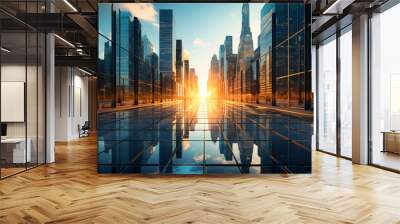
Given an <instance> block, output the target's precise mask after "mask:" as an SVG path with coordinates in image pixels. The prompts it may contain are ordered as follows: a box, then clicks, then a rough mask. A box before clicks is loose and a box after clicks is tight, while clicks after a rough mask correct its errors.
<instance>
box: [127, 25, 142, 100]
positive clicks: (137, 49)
mask: <svg viewBox="0 0 400 224" xmlns="http://www.w3.org/2000/svg"><path fill="white" fill-rule="evenodd" d="M131 32H132V33H131V38H132V39H133V51H132V50H131V51H130V52H129V53H130V54H131V55H130V58H132V59H131V66H132V67H133V68H132V69H131V71H132V72H131V73H130V78H129V79H130V80H133V93H134V104H135V105H137V104H139V79H140V73H141V71H142V66H143V63H144V58H143V46H142V25H141V23H140V21H139V19H138V18H137V17H134V19H133V22H132V28H131ZM132 62H133V63H132Z"/></svg>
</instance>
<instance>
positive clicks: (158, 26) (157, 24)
mask: <svg viewBox="0 0 400 224" xmlns="http://www.w3.org/2000/svg"><path fill="white" fill-rule="evenodd" d="M151 25H153V26H154V27H156V28H160V24H159V23H156V22H154V23H152V24H151Z"/></svg>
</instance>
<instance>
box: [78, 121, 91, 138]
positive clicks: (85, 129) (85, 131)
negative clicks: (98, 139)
mask: <svg viewBox="0 0 400 224" xmlns="http://www.w3.org/2000/svg"><path fill="white" fill-rule="evenodd" d="M89 130H90V123H89V121H85V123H84V124H83V125H82V127H81V126H80V125H79V124H78V132H79V138H81V137H88V136H89Z"/></svg>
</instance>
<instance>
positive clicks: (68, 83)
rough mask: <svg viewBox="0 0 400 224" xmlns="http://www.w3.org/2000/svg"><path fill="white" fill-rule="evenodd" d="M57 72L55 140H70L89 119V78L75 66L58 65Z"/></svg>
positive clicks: (75, 137)
mask: <svg viewBox="0 0 400 224" xmlns="http://www.w3.org/2000/svg"><path fill="white" fill-rule="evenodd" d="M55 73H56V83H55V86H56V88H55V89H56V91H55V129H56V131H55V140H56V141H70V140H73V139H77V138H78V137H79V133H78V125H83V124H84V123H85V121H87V120H88V78H87V77H86V76H84V74H83V73H82V72H80V71H79V70H78V69H76V68H73V67H56V72H55Z"/></svg>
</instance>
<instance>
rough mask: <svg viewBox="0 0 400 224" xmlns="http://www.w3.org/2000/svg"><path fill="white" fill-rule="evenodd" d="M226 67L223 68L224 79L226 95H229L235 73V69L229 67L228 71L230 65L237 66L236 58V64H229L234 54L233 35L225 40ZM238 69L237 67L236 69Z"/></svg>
mask: <svg viewBox="0 0 400 224" xmlns="http://www.w3.org/2000/svg"><path fill="white" fill-rule="evenodd" d="M224 48H225V52H224V62H225V63H224V69H223V72H224V74H223V79H224V91H225V93H224V95H225V96H229V90H230V85H232V83H231V80H233V77H234V75H235V73H234V71H233V70H232V69H229V72H228V67H232V66H236V60H235V62H234V65H232V64H229V63H232V60H228V58H230V56H231V55H232V36H226V37H225V40H224ZM235 70H236V69H235Z"/></svg>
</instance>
